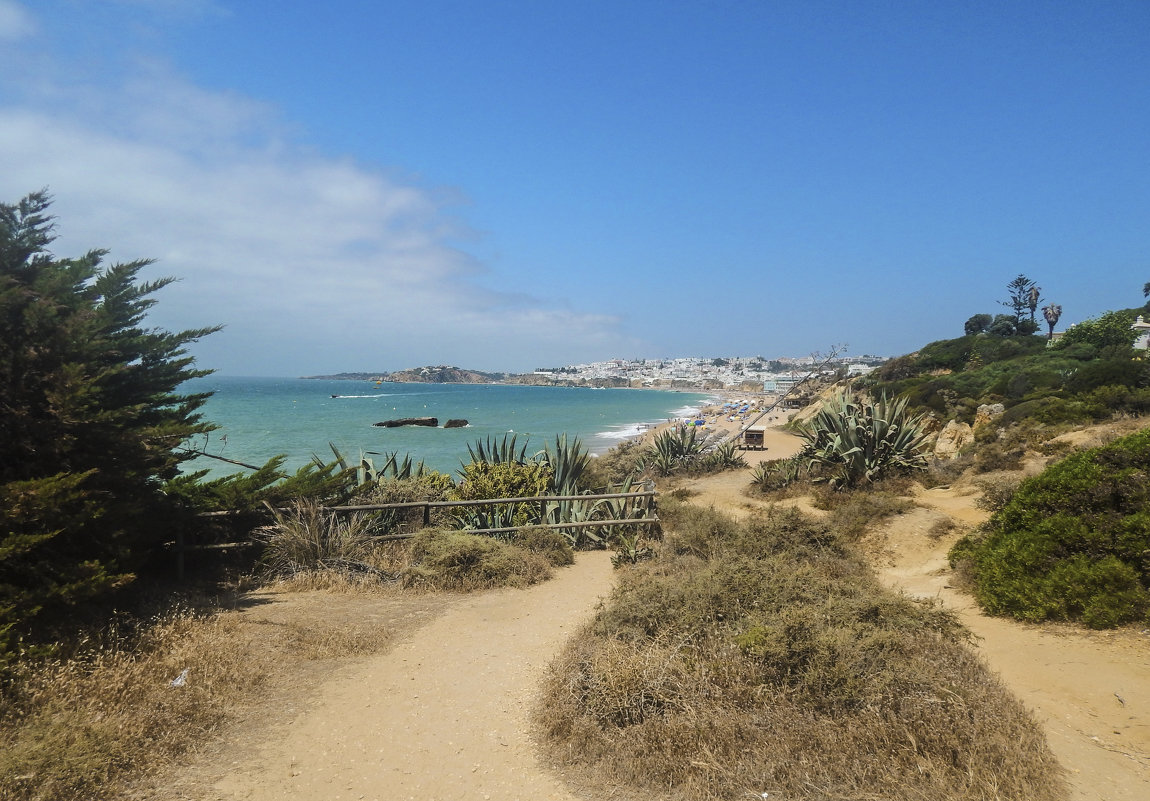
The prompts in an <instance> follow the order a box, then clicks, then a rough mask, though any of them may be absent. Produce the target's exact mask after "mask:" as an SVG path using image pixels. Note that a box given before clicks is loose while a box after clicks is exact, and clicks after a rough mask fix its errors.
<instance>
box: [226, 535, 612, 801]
mask: <svg viewBox="0 0 1150 801" xmlns="http://www.w3.org/2000/svg"><path fill="white" fill-rule="evenodd" d="M611 582H612V568H611V564H610V555H609V554H607V553H605V552H597V553H589V554H581V555H580V556H579V558H578V561H577V562H576V564H575V566H573V567H570V568H564V569H562V570H559V571H557V573H556V577H555V578H554V579H552V580H551V581H548V582H545V583H543V584H540V585H538V586H536V587H533V588H531V589H528V590H502V591H498V592H491V593H484V594H480V595H476V596H474V597H470V598H467V599H466V600H464V601H463V602H461V603H459V604H458V605H455V606H453V607H452V608H451V609H449V610H448V611H447V612H445V613H444V614H443V615H441V616H440V617H438V618H436V619H435V620H433V621H432V622H431V623H429V624H428V625H426V626H424V627H422V628H420V629H419V630H418V631H416V632H415V633H414V634H412V635H411V636H408V637H407V638H406V639H404V640H403V641H401V642H399V643H397V644H396V645H395V646H394V647H393V648H392V649H391V650H389V651H388V652H387V653H384V654H382V655H379V656H376V657H372V658H369V659H366V660H364V661H362V662H358V663H356V664H354V665H352V666H350V667H349V668H348V669H346V670H344V671H342V672H341V674H340V675H339V676H338V677H337V678H334V679H332V680H330V681H328V682H327V683H325V684H324V685H323V686H322V687H320V688H319V690H318V691H317V692H316V694H315V697H314V698H313V700H312V701H311V703H310V705H309V707H308V709H307V710H306V711H304V712H303V713H301V714H299V715H298V716H297V717H296V718H295V719H294V720H292V721H291V723H290V725H287V726H285V727H282V728H281V729H278V730H274V731H270V732H267V733H266V737H265V738H264V741H263V742H261V743H259V744H258V745H256V747H255V748H254V749H252V750H253V751H254V753H252V755H251V756H249V757H247V758H245V759H244V760H243V761H241V762H240V763H238V764H235V765H234V766H233V767H232V768H231V769H230V770H228V772H227V773H226V775H222V776H220V777H219V779H218V780H217V781H216V782H215V783H214V786H213V787H212V788H211V789H210V791H209V792H208V793H207V794H206V795H205V796H204V797H205V798H212V799H236V798H239V799H253V800H255V801H260V800H262V799H267V800H268V801H271V800H272V799H308V800H309V801H310V800H314V801H337V800H338V799H380V801H385V800H390V799H408V798H413V799H420V800H421V801H430V800H431V799H455V798H460V799H463V798H467V799H500V801H503V800H506V801H511V800H512V799H572V798H574V796H572V795H570V793H569V792H568V791H567V790H566V789H565V787H564V785H563V783H562V781H561V780H560V779H559V778H558V777H556V776H554V775H552V774H551V773H549V772H547V771H546V770H544V769H543V768H542V767H541V766H540V765H539V764H538V762H537V760H536V758H535V750H534V746H533V744H532V740H531V737H530V716H531V712H532V706H533V703H534V698H535V693H536V690H537V687H538V685H539V682H540V679H541V677H542V676H543V673H544V670H545V669H546V666H547V664H548V662H549V661H550V660H551V659H552V657H553V656H554V655H555V654H556V653H557V652H558V651H559V649H560V647H561V646H562V644H563V641H564V640H565V638H566V637H567V636H568V634H569V633H570V632H571V631H573V630H574V629H575V628H576V627H577V626H578V625H580V624H581V623H582V622H583V621H584V620H586V619H587V618H588V617H589V615H590V613H591V612H592V610H593V609H594V608H595V606H596V604H597V602H598V600H599V599H600V598H601V597H603V596H605V595H606V594H607V593H608V592H609V591H610V587H611Z"/></svg>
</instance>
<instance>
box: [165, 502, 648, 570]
mask: <svg viewBox="0 0 1150 801" xmlns="http://www.w3.org/2000/svg"><path fill="white" fill-rule="evenodd" d="M658 494H659V493H658V492H657V491H656V490H654V489H645V490H638V491H636V492H607V493H599V494H596V495H529V496H526V497H521V498H483V499H480V500H470V501H404V502H400V503H373V504H360V505H355V506H321V507H319V510H320V511H321V512H332V513H349V514H350V513H355V512H384V511H393V510H406V509H421V510H422V512H423V513H422V515H421V516H420V518H421V520H420V526H419V528H423V527H426V526H429V525H431V512H432V510H433V509H459V508H467V507H472V506H499V505H503V504H521V503H538V504H539V513H540V517H543V516H545V515H546V512H547V505H548V504H550V503H562V502H565V501H567V502H569V501H592V502H594V501H600V500H620V499H624V498H632V499H635V500H638V499H640V498H647V499H650V501H649V502H648V504H647V505H646V506H643V507H639V508H640V509H642V511H643V512H644V516H643V517H628V518H621V519H612V520H580V521H571V522H566V523H544V522H540V523H531V524H528V525H524V526H510V527H506V528H484V529H467V531H468V533H472V534H491V535H495V534H512V533H514V532H516V531H523V530H526V529H529V528H538V527H543V528H549V529H575V528H611V527H614V526H650V525H657V524H658V523H659V518H658V516H657V515H655V514H653V511H654V507H653V504H652V503H651V501H654V499H655V498H656V497H657V496H658ZM277 511H281V512H283V511H290V510H289V509H285V508H281V509H278V510H277ZM243 514H250V512H244V511H232V510H223V511H216V512H204V513H202V514H201V515H200V516H201V517H206V518H218V517H235V516H239V515H243ZM417 530H418V529H417ZM415 533H416V532H415V531H409V532H403V533H399V534H384V535H380V536H379V537H377V538H376V539H378V540H379V541H381V542H385V541H389V540H401V539H409V538H411V537H414V536H415ZM256 544H257V543H256V541H255V540H254V539H248V540H240V541H237V542H222V543H207V544H203V545H189V544H188V543H187V542H186V541H185V538H184V533H183V531H182V530H181V531H178V532H177V533H176V540H175V542H174V543H172V550H173V552H174V553H175V556H176V576H177V578H179V579H183V577H184V572H185V567H186V565H185V555H186V554H188V553H192V552H195V551H222V550H229V549H237V548H250V547H252V546H254V545H256Z"/></svg>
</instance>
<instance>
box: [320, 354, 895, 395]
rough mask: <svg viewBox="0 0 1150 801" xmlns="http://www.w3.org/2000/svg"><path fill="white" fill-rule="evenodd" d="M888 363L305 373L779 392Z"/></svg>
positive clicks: (718, 362)
mask: <svg viewBox="0 0 1150 801" xmlns="http://www.w3.org/2000/svg"><path fill="white" fill-rule="evenodd" d="M884 361H885V358H884V357H881V356H852V357H843V358H840V359H836V360H834V361H833V363H827V362H826V361H825V360H824V361H819V360H818V358H817V354H816V355H815V356H808V357H803V358H797V359H793V358H787V357H780V358H777V359H765V358H763V357H762V356H737V357H722V358H710V359H706V358H676V359H612V360H610V361H605V362H594V363H590V364H579V365H571V366H567V367H550V368H539V369H537V370H534V371H532V372H530V373H488V372H483V371H481V370H468V369H465V368H462V367H455V366H449V365H442V364H441V365H429V366H426V367H412V368H409V369H407V370H400V371H398V372H394V373H388V372H378V373H366V372H354V373H335V374H333V375H312V376H302V377H303V378H316V379H327V380H347V381H370V382H374V383H377V384H382V383H384V382H393V383H404V384H525V385H529V386H549V387H554V386H560V387H592V388H614V387H625V388H631V389H675V390H686V391H703V392H707V391H712V390H724V389H731V390H737V391H740V392H762V391H764V390H765V391H767V392H771V391H775V390H776V389H780V388H784V387H785V386H786V385H788V384H790V383H792V382H794V381H795V380H796V379H797V378H798V377H799V376H803V375H805V374H806V373H807V372H808V371H809V370H811V369H812V368H813V367H815V365H816V364H817V365H818V366H819V369H821V370H827V371H843V373H844V374H848V373H856V374H857V373H861V372H866V371H867V370H869V369H871V368H873V367H874V366H876V365H878V364H881V363H882V362H884Z"/></svg>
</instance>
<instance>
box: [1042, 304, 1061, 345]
mask: <svg viewBox="0 0 1150 801" xmlns="http://www.w3.org/2000/svg"><path fill="white" fill-rule="evenodd" d="M1042 316H1043V317H1045V318H1046V324H1047V325H1048V326H1050V331H1049V332H1047V334H1046V338H1047V339H1054V326H1056V325H1058V318H1060V317H1061V316H1062V307H1061V306H1059V305H1058V304H1057V303H1051V304H1050V305H1049V306H1043V307H1042Z"/></svg>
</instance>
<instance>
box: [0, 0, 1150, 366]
mask: <svg viewBox="0 0 1150 801" xmlns="http://www.w3.org/2000/svg"><path fill="white" fill-rule="evenodd" d="M41 187H48V188H49V189H50V190H51V192H52V193H53V195H54V196H55V198H56V202H55V206H54V210H55V213H56V214H57V216H58V234H59V238H58V240H57V241H56V243H55V245H54V250H55V252H57V253H58V254H59V255H61V256H70V255H77V254H79V253H81V252H84V251H86V250H88V249H90V248H94V247H103V248H108V249H109V250H110V251H111V257H110V258H111V259H112V260H114V261H127V260H130V259H135V258H141V257H150V258H155V259H157V264H156V266H155V267H153V268H149V271H150V272H149V275H153V276H160V275H174V276H178V277H179V278H180V281H179V282H178V283H177V284H174V285H172V286H170V287H168V288H166V289H165V290H163V291H162V292H161V293H160V294H159V295H158V296H157V298H158V301H159V303H158V304H157V305H156V306H155V307H154V308H153V310H152V313H151V315H150V317H149V321H150V322H151V323H153V324H155V325H159V326H162V327H165V328H170V329H183V328H191V327H199V326H203V325H212V324H223V325H225V329H224V330H223V331H222V332H220V333H218V334H215V335H213V336H211V337H208V338H207V339H205V340H203V341H202V342H201V343H198V344H197V345H195V346H194V348H193V352H194V353H195V355H196V356H197V359H198V361H199V364H200V366H202V367H207V368H213V369H216V370H218V371H219V372H221V373H224V374H230V375H302V374H312V373H319V372H336V371H343V370H365V371H372V370H396V369H401V368H404V367H410V366H415V365H421V364H429V363H431V364H442V363H447V364H457V365H461V366H467V367H474V368H477V369H490V370H510V371H526V370H531V369H534V368H536V367H542V366H554V365H559V364H570V363H576V362H583V361H592V360H600V359H608V358H617V357H622V358H638V357H669V356H689V355H697V356H717V355H755V354H760V355H763V356H766V357H768V358H771V357H775V356H781V355H804V354H807V353H810V352H812V351H816V350H819V351H825V350H827V349H828V348H829V347H831V346H832V345H835V344H840V343H847V344H848V346H849V350H848V352H849V353H851V354H855V355H860V354H864V353H872V354H881V355H898V354H901V353H906V352H909V351H911V350H913V349H914V348H915V347H917V346H919V345H921V344H924V343H925V342H928V341H931V340H935V339H941V338H947V337H951V336H958V335H960V334H961V333H962V325H963V322H964V321H965V320H966V319H967V318H968V317H970V316H971V315H972V314H975V313H980V312H987V313H999V312H1002V311H1005V309H1003V308H1002V307H1001V306H999V305H998V301H999V300H1003V299H1005V298H1006V295H1007V290H1006V284H1007V283H1009V281H1010V280H1011V279H1012V278H1014V277H1015V276H1016V275H1018V274H1019V273H1024V274H1026V275H1028V276H1029V277H1031V278H1033V279H1035V280H1036V281H1038V283H1039V285H1040V286H1041V287H1042V290H1043V298H1044V302H1046V301H1052V302H1055V303H1059V304H1061V305H1062V307H1063V310H1064V311H1063V320H1062V323H1061V324H1060V326H1059V327H1060V328H1062V327H1064V326H1065V324H1068V323H1073V322H1076V321H1078V320H1082V319H1085V318H1088V317H1092V316H1097V315H1098V314H1100V313H1102V312H1104V311H1106V310H1108V309H1112V308H1124V307H1129V306H1134V305H1139V304H1140V303H1141V302H1142V292H1141V288H1142V285H1143V284H1144V283H1145V282H1147V281H1150V4H1148V3H1145V2H1143V1H1142V0H1134V1H1132V2H1096V1H1092V2H1073V3H1071V2H1016V3H1010V2H986V3H980V2H969V3H938V2H866V1H865V0H856V1H855V2H817V1H816V0H807V2H767V1H766V0H762V1H756V0H693V2H679V1H678V0H639V1H636V2H625V1H624V0H613V1H612V2H599V0H585V1H584V2H546V0H536V2H502V1H501V0H486V1H485V2H479V3H477V2H474V1H473V0H471V1H468V0H459V1H458V2H456V1H454V0H452V1H448V0H421V2H402V3H400V2H371V3H368V2H361V3H354V2H342V1H340V0H334V1H329V2H326V3H324V4H322V5H321V4H304V3H297V4H292V3H283V2H282V0H281V1H280V2H263V1H262V0H245V1H244V2H240V0H235V2H227V1H226V0H152V1H151V2H149V1H148V0H37V2H20V0H0V200H2V201H4V202H14V201H16V200H18V199H19V198H20V197H21V196H23V195H24V194H27V193H28V192H29V191H32V190H35V189H39V188H41Z"/></svg>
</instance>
